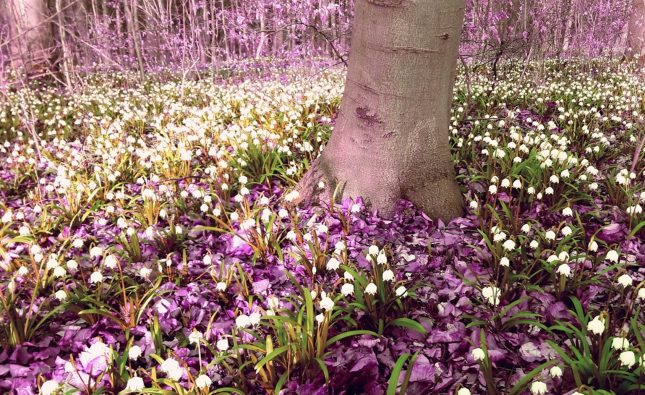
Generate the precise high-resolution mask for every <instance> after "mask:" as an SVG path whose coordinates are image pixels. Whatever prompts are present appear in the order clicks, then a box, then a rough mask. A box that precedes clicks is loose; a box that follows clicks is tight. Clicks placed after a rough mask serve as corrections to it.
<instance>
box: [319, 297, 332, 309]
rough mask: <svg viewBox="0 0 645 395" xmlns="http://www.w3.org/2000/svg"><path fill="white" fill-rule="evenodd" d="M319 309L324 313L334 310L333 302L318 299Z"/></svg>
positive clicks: (324, 298) (327, 298) (326, 299)
mask: <svg viewBox="0 0 645 395" xmlns="http://www.w3.org/2000/svg"><path fill="white" fill-rule="evenodd" d="M320 308H321V309H323V310H326V311H331V309H333V308H334V301H333V300H331V298H329V297H327V296H325V297H323V298H321V299H320Z"/></svg>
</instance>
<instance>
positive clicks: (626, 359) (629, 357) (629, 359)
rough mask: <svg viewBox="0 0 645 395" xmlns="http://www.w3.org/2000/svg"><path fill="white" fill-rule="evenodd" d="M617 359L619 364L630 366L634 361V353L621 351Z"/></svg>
mask: <svg viewBox="0 0 645 395" xmlns="http://www.w3.org/2000/svg"><path fill="white" fill-rule="evenodd" d="M618 360H620V365H621V366H627V368H631V367H632V366H634V364H635V363H636V355H634V353H633V352H632V351H623V352H621V353H620V355H619V356H618Z"/></svg>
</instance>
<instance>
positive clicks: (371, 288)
mask: <svg viewBox="0 0 645 395" xmlns="http://www.w3.org/2000/svg"><path fill="white" fill-rule="evenodd" d="M376 291H377V288H376V284H374V283H369V284H367V286H366V287H365V293H366V294H368V295H376Z"/></svg>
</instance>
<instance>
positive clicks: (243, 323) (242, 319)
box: [235, 314, 251, 328]
mask: <svg viewBox="0 0 645 395" xmlns="http://www.w3.org/2000/svg"><path fill="white" fill-rule="evenodd" d="M235 326H237V327H238V328H248V327H249V326H251V320H250V319H249V316H248V315H246V314H240V315H239V316H238V317H237V318H236V319H235Z"/></svg>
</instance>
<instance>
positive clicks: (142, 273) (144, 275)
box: [139, 267, 152, 280]
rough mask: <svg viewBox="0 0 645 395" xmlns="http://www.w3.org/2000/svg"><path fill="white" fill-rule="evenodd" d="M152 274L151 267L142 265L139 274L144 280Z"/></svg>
mask: <svg viewBox="0 0 645 395" xmlns="http://www.w3.org/2000/svg"><path fill="white" fill-rule="evenodd" d="M150 274H152V269H150V268H147V267H142V268H141V269H139V276H140V277H141V278H143V279H144V280H146V279H148V277H149V276H150Z"/></svg>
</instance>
